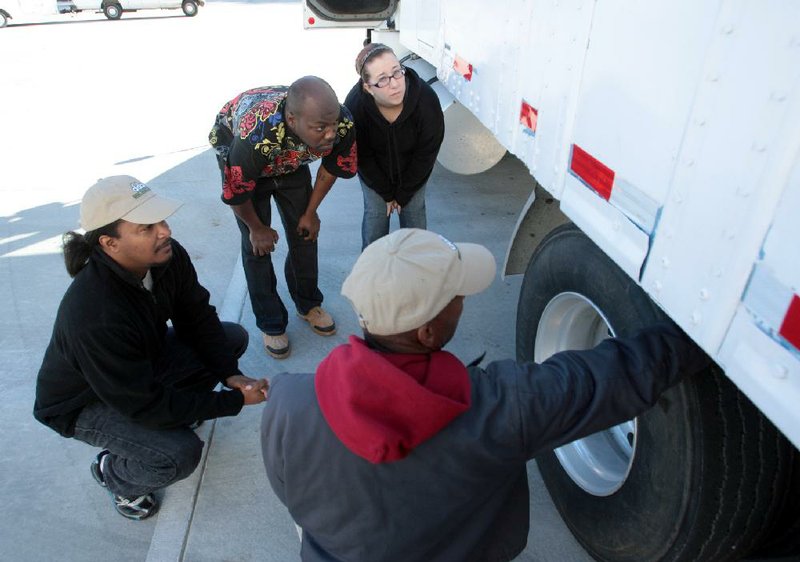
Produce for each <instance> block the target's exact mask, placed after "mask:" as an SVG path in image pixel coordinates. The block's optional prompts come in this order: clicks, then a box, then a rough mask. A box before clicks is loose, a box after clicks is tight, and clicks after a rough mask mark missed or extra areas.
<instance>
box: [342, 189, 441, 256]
mask: <svg viewBox="0 0 800 562" xmlns="http://www.w3.org/2000/svg"><path fill="white" fill-rule="evenodd" d="M358 181H360V182H361V191H362V192H363V193H364V218H363V220H362V221H361V249H362V250H363V249H364V248H366V247H367V246H369V245H370V244H372V243H373V242H374V241H375V240H377V239H378V238H380V237H381V236H386V235H387V234H389V218H390V217H387V216H386V201H384V200H383V197H381V196H380V195H378V194H377V193H376V192H375V191H374V190H373V189H372V188H371V187H369V186H368V185H367V184H365V183H364V180H362V179H361V176H359V177H358ZM425 185H427V184H425ZM425 185H423V186H422V187H420V188H419V190H418V191H417V192H416V193H415V194H414V196H413V197H412V198H411V201H409V202H408V203H406V206H405V207H403V208H402V209H401V211H400V213H399V214H398V215H397V217H398V219H399V221H400V228H422V229H424V228H427V226H428V221H427V219H426V217H425Z"/></svg>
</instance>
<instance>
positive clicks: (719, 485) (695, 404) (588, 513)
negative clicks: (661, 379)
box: [517, 224, 793, 562]
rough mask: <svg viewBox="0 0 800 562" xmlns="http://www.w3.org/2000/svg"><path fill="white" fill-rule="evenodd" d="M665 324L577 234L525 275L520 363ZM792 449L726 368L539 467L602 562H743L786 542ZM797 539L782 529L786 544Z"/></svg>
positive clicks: (559, 233) (538, 258) (540, 254)
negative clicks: (767, 542) (762, 548)
mask: <svg viewBox="0 0 800 562" xmlns="http://www.w3.org/2000/svg"><path fill="white" fill-rule="evenodd" d="M663 318H664V315H663V313H662V312H661V311H660V309H659V308H658V307H657V306H656V305H655V304H654V303H653V302H652V301H651V300H650V298H649V297H648V296H647V295H646V294H645V293H644V292H643V291H642V290H641V288H640V287H638V286H637V285H636V283H635V282H634V281H633V280H631V279H630V278H629V277H628V276H627V275H626V274H625V273H624V272H623V271H622V270H621V269H620V268H619V267H618V266H617V265H616V264H614V263H613V262H612V261H611V260H610V259H609V258H608V257H607V256H606V255H605V254H604V253H603V252H602V251H601V250H600V249H599V248H598V247H597V246H596V245H595V244H594V243H593V242H592V241H591V240H590V239H589V238H588V237H587V236H586V235H584V234H583V233H582V232H581V231H580V230H579V229H578V228H577V227H575V226H574V225H571V224H566V225H563V226H560V227H558V228H556V229H554V230H553V231H552V232H551V233H550V234H549V235H548V236H547V237H546V238H545V239H544V240H543V241H542V243H541V244H540V245H539V247H538V248H537V249H536V251H535V252H534V254H533V256H532V258H531V261H530V263H529V265H528V268H527V271H526V273H525V278H524V280H523V284H522V289H521V292H520V300H519V307H518V310H517V356H518V359H520V360H525V361H531V360H535V361H537V362H541V361H543V360H544V359H546V358H547V357H549V356H550V355H551V354H552V353H555V352H557V351H560V350H564V349H580V348H588V347H592V346H594V345H596V344H597V343H599V341H601V340H602V339H604V338H605V337H608V336H609V335H616V336H626V335H631V334H633V333H635V332H636V331H637V330H638V329H640V328H643V327H645V326H647V325H650V324H652V323H654V322H657V321H658V320H660V319H663ZM792 451H793V448H792V447H791V445H790V444H789V443H788V442H787V441H786V440H785V439H784V438H783V436H782V435H781V434H780V433H779V432H778V431H777V429H776V428H775V427H774V426H773V425H772V424H771V423H770V422H769V421H768V420H767V419H766V418H765V417H764V416H763V415H762V414H761V413H760V412H759V411H758V410H757V409H756V408H755V407H754V406H753V404H752V403H750V401H749V400H748V399H747V397H745V396H744V395H743V394H742V393H741V392H740V391H739V390H738V389H737V388H736V387H735V386H734V385H733V384H732V383H731V382H730V380H729V379H728V378H727V377H725V375H724V374H723V373H722V372H721V371H720V370H719V369H718V368H717V367H716V366H715V367H712V368H710V369H709V370H708V371H707V372H703V373H698V374H697V375H696V376H694V377H691V378H690V379H688V380H686V381H685V382H683V383H681V384H680V385H678V386H677V387H675V388H672V389H670V390H669V391H668V392H666V393H665V394H664V395H663V396H662V397H661V399H660V400H659V401H658V403H657V404H656V406H655V407H653V408H652V409H651V410H650V411H648V412H646V413H644V414H643V415H641V416H639V417H638V418H637V419H636V420H631V421H629V422H627V423H625V424H621V425H620V426H617V427H616V428H611V429H609V430H607V431H605V432H598V433H597V434H595V435H593V436H590V437H587V438H585V439H583V440H581V441H579V442H576V443H574V444H568V445H565V446H564V447H561V448H560V449H556V450H555V451H552V452H549V453H546V454H543V455H541V456H540V457H539V458H537V459H536V460H537V464H538V465H539V469H540V471H541V474H542V478H543V480H544V482H545V484H546V486H547V488H548V491H549V492H550V495H551V497H552V499H553V502H554V503H555V505H556V507H557V509H558V510H559V512H560V514H561V517H562V518H563V519H564V521H565V522H566V524H567V526H568V527H569V528H570V530H571V531H572V533H573V534H574V535H575V537H576V538H577V540H578V541H579V542H580V543H581V544H582V545H583V546H584V548H586V550H587V551H588V552H589V553H590V554H591V555H592V556H594V557H595V558H597V559H599V560H614V561H630V562H639V561H642V560H648V561H653V560H680V561H683V560H686V561H689V560H692V561H694V560H704V561H710V560H738V559H741V558H743V557H745V556H746V555H747V554H748V553H749V552H752V551H753V550H755V549H756V548H757V547H758V546H759V544H760V542H761V541H763V540H764V539H765V538H766V537H769V536H770V534H775V533H774V532H773V531H774V530H775V529H776V528H777V527H780V525H781V520H780V517H781V511H782V510H783V511H784V512H785V511H787V509H788V508H787V506H786V504H785V496H784V494H785V493H787V492H789V489H788V488H789V486H790V481H791V478H792V476H791V475H792V457H793V452H792ZM565 467H566V468H565ZM791 530H792V527H791V525H789V526H786V525H784V527H783V528H777V535H776V537H775V538H776V540H778V539H780V538H781V537H783V538H784V539H785V538H786V537H785V536H784V535H785V533H787V532H790V531H791ZM781 533H783V534H781ZM780 546H785V544H783V543H781V545H780Z"/></svg>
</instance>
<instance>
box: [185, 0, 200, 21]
mask: <svg viewBox="0 0 800 562" xmlns="http://www.w3.org/2000/svg"><path fill="white" fill-rule="evenodd" d="M181 8H182V9H183V13H184V14H185V15H187V16H189V17H190V18H193V17H194V16H196V15H197V2H195V1H194V0H184V2H183V4H181Z"/></svg>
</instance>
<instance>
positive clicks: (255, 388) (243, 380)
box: [225, 375, 269, 406]
mask: <svg viewBox="0 0 800 562" xmlns="http://www.w3.org/2000/svg"><path fill="white" fill-rule="evenodd" d="M225 385H226V386H228V387H230V388H235V389H236V390H238V391H239V392H241V393H242V395H243V396H244V404H245V406H250V405H252V404H259V403H261V402H263V401H264V400H266V399H267V393H268V391H269V382H268V381H267V379H251V378H250V377H246V376H244V375H232V376H230V377H228V378H227V379H225Z"/></svg>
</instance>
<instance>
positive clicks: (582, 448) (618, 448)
mask: <svg viewBox="0 0 800 562" xmlns="http://www.w3.org/2000/svg"><path fill="white" fill-rule="evenodd" d="M612 336H614V330H613V328H612V327H611V325H610V323H609V322H608V319H607V318H606V317H605V315H604V314H603V312H602V311H601V310H600V309H599V308H598V307H597V306H596V305H595V304H594V303H593V302H592V301H590V300H589V299H587V298H586V297H585V296H583V295H580V294H578V293H570V292H567V293H561V294H559V295H557V296H556V297H555V298H553V299H552V300H551V301H550V302H549V303H548V304H547V306H546V307H545V310H544V312H543V313H542V317H541V319H540V320H539V326H538V329H537V331H536V343H535V347H534V360H535V361H536V362H537V363H541V362H543V361H544V360H546V359H547V358H548V357H550V356H551V355H553V354H554V353H557V352H559V351H564V350H568V349H589V348H591V347H594V346H595V345H597V344H598V343H600V342H601V341H602V340H604V339H606V338H608V337H612ZM636 427H637V421H636V419H633V420H629V421H627V422H624V423H621V424H619V425H617V426H614V427H612V428H610V429H607V430H605V431H600V432H598V433H595V434H594V435H590V436H589V437H585V438H584V439H579V440H578V441H573V442H572V443H568V444H567V445H564V446H562V447H559V448H558V449H556V450H555V455H556V458H558V461H559V462H560V463H561V466H562V467H563V468H564V471H565V472H566V473H567V474H568V475H569V477H570V478H572V480H573V481H574V482H575V483H576V484H577V485H578V486H580V487H581V488H582V489H583V490H585V491H586V492H588V493H590V494H592V495H594V496H610V495H611V494H613V493H614V492H616V491H617V490H619V489H620V488H621V487H622V485H623V484H624V483H625V479H626V478H627V477H628V474H629V473H630V469H631V466H632V465H633V458H634V455H635V452H636Z"/></svg>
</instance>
